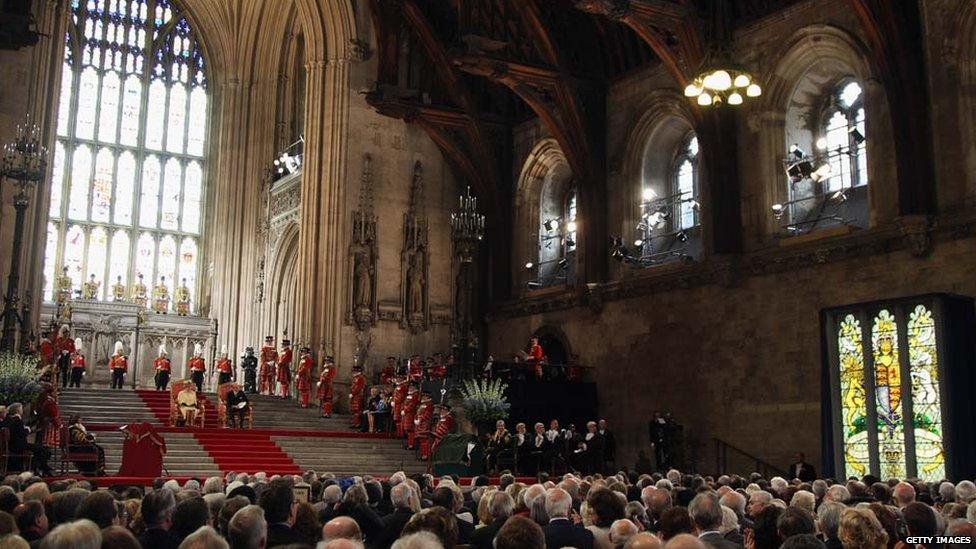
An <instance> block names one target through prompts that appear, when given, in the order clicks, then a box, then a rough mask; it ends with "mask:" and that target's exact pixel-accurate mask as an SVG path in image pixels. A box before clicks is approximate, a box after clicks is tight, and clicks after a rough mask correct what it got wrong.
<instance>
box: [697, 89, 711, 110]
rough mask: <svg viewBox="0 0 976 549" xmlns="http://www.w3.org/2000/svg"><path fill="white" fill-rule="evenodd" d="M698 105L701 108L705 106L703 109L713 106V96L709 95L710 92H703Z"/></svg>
mask: <svg viewBox="0 0 976 549" xmlns="http://www.w3.org/2000/svg"><path fill="white" fill-rule="evenodd" d="M698 104H699V105H701V106H703V107H707V106H709V105H711V104H712V96H711V95H709V94H708V92H702V94H701V95H699V96H698Z"/></svg>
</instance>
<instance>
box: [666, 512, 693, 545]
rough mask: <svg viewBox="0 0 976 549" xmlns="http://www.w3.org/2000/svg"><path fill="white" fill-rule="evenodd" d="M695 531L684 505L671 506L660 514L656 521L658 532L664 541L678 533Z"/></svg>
mask: <svg viewBox="0 0 976 549" xmlns="http://www.w3.org/2000/svg"><path fill="white" fill-rule="evenodd" d="M694 532H695V524H694V523H693V522H692V521H691V515H689V514H688V509H686V508H684V507H672V508H670V509H668V510H667V511H665V512H664V513H663V514H662V515H661V520H660V522H658V534H660V536H661V539H662V540H664V541H669V540H670V539H671V538H673V537H675V536H677V535H679V534H692V533H694Z"/></svg>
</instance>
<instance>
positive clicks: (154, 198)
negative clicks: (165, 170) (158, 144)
mask: <svg viewBox="0 0 976 549" xmlns="http://www.w3.org/2000/svg"><path fill="white" fill-rule="evenodd" d="M160 175H161V174H160V166H159V160H158V159H157V158H156V157H155V156H150V157H147V158H146V161H145V162H144V163H143V165H142V198H141V200H140V201H139V225H140V226H142V227H149V228H153V227H155V226H156V220H157V218H158V215H159V178H160Z"/></svg>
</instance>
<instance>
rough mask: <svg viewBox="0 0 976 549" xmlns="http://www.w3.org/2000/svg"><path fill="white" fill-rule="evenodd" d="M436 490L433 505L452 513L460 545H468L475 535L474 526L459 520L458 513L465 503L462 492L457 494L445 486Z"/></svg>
mask: <svg viewBox="0 0 976 549" xmlns="http://www.w3.org/2000/svg"><path fill="white" fill-rule="evenodd" d="M443 484H444V483H442V485H441V486H440V487H438V488H437V489H436V490H434V493H433V495H432V496H431V498H430V499H431V503H433V504H434V506H438V507H443V508H444V509H446V510H447V511H449V512H450V513H451V516H452V517H453V518H454V523H455V526H456V528H457V532H458V541H457V542H458V543H460V544H462V545H467V544H468V543H470V541H471V536H472V535H473V534H474V525H473V524H471V523H470V522H467V521H464V520H461V519H460V518H458V516H457V513H458V512H459V511H460V510H461V505H462V504H463V503H464V499H463V496H461V493H460V490H458V492H457V494H455V492H454V490H451V489H450V488H449V487H447V486H445V485H443Z"/></svg>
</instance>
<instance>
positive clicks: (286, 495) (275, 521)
mask: <svg viewBox="0 0 976 549" xmlns="http://www.w3.org/2000/svg"><path fill="white" fill-rule="evenodd" d="M258 505H260V506H261V508H262V509H264V519H265V520H266V521H267V522H268V547H277V546H279V545H291V544H293V543H298V544H301V545H309V544H310V541H311V540H308V539H305V536H304V535H302V533H301V532H299V531H298V530H295V529H294V525H295V512H296V511H297V510H298V500H296V499H295V494H294V492H293V491H292V484H291V483H290V482H289V481H287V480H285V479H277V480H273V481H271V483H270V484H269V485H268V488H267V490H265V491H264V492H263V493H262V494H261V497H260V499H259V500H258Z"/></svg>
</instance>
